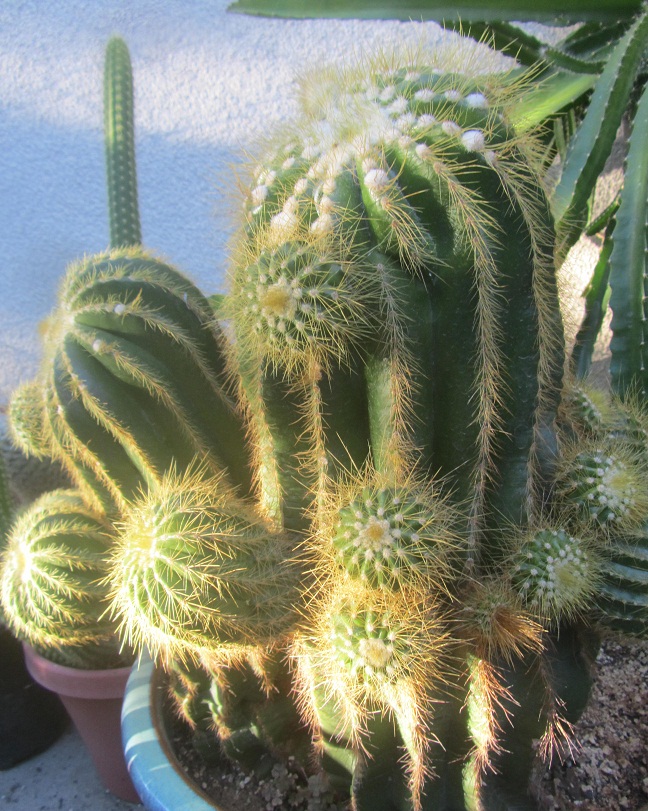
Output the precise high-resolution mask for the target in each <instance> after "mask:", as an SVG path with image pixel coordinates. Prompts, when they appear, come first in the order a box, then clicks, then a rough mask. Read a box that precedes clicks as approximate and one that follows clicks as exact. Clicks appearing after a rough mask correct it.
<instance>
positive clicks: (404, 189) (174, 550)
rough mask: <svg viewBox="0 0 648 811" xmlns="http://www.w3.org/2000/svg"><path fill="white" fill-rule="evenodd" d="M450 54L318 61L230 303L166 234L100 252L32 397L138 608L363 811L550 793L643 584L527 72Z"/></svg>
mask: <svg viewBox="0 0 648 811" xmlns="http://www.w3.org/2000/svg"><path fill="white" fill-rule="evenodd" d="M445 60H446V56H442V57H440V59H439V61H436V62H435V59H434V58H433V57H432V56H431V55H430V54H427V53H425V52H424V51H423V50H421V51H419V52H414V53H409V54H405V55H399V54H393V55H391V56H386V55H385V56H382V57H380V58H377V59H373V60H368V61H366V62H365V63H363V64H362V65H360V66H357V67H353V68H348V69H344V70H332V69H331V70H328V71H326V70H322V71H319V72H318V73H317V75H316V76H315V77H314V78H313V79H312V80H311V81H310V82H308V83H305V84H304V87H303V92H302V101H303V105H302V106H303V114H302V117H301V119H300V120H299V121H298V122H297V123H295V124H294V125H293V126H290V127H287V128H286V130H285V131H284V132H281V133H279V134H278V135H277V136H276V137H275V138H274V139H273V140H272V142H271V143H270V144H269V145H268V147H267V150H266V154H265V155H264V156H262V158H261V159H260V161H259V165H258V167H257V169H256V170H255V171H254V173H253V178H252V182H251V186H250V190H249V192H248V193H247V196H246V199H245V206H244V220H243V222H242V223H241V227H240V231H239V234H238V236H237V239H236V242H235V244H234V247H233V251H232V258H231V266H230V290H229V293H228V295H227V296H226V297H225V299H224V301H221V302H220V303H219V306H218V315H217V317H216V316H215V315H214V313H213V312H212V311H211V310H210V308H209V304H208V301H207V299H205V298H204V297H203V296H202V294H201V293H200V292H199V291H198V290H197V289H196V288H195V286H194V285H192V284H191V283H190V282H189V281H188V280H187V279H185V278H184V277H183V276H182V274H181V273H180V272H179V271H176V270H174V269H173V268H171V267H170V266H169V265H167V264H166V263H164V262H163V261H161V260H159V259H157V258H155V257H153V256H152V255H151V254H150V253H148V252H146V251H144V250H143V249H142V248H141V247H140V246H139V245H137V244H131V245H127V246H126V247H123V246H122V247H118V246H114V245H113V248H112V250H110V251H109V252H107V253H105V254H101V255H98V256H95V257H92V258H86V259H84V260H83V261H82V262H80V263H77V264H75V265H74V266H72V267H71V269H70V270H69V271H68V274H67V276H66V278H65V280H64V282H63V285H62V288H61V293H60V300H59V306H58V308H57V309H56V310H55V311H54V313H53V314H52V316H51V317H50V319H49V321H48V325H47V331H46V346H47V351H46V354H45V358H44V361H43V366H42V369H41V372H40V375H39V377H38V379H37V381H36V383H35V384H34V385H33V386H32V387H30V388H28V389H23V390H22V391H21V392H20V393H19V395H17V398H16V401H15V403H14V406H13V407H12V420H13V421H14V422H15V423H16V425H15V429H14V433H15V434H16V435H20V436H21V437H23V443H24V445H25V447H27V448H31V450H32V453H39V454H44V455H49V456H53V457H55V458H56V459H59V460H61V461H62V462H63V463H64V465H65V467H66V469H67V470H68V471H69V473H70V475H71V476H72V477H73V479H74V481H75V483H76V484H77V486H78V488H79V491H80V492H81V494H82V498H83V500H84V502H85V503H87V505H89V506H88V507H86V508H85V509H86V510H92V511H93V512H92V514H93V515H96V516H97V519H96V520H98V521H101V522H103V521H107V522H108V524H109V525H112V526H113V527H114V531H115V533H116V536H117V539H116V541H114V542H113V543H112V544H111V548H110V550H106V553H105V554H104V555H102V556H101V564H102V565H105V563H106V561H107V560H108V559H109V561H110V563H109V568H110V574H109V580H110V586H109V589H110V595H111V601H112V602H111V611H112V614H113V615H114V618H115V621H116V622H118V623H119V624H120V626H121V629H122V634H123V637H124V639H125V640H126V641H127V642H128V643H132V644H133V645H134V646H135V647H137V648H143V647H146V648H149V649H150V650H151V651H152V652H153V654H154V655H156V657H157V658H158V660H159V661H160V662H161V663H162V664H163V665H164V666H166V667H167V668H168V669H169V670H170V671H171V672H172V673H173V674H174V690H175V694H176V697H177V699H178V703H179V706H180V708H181V710H182V712H184V713H185V714H189V715H192V716H193V718H194V721H195V725H196V728H197V729H199V730H200V733H201V735H203V734H204V733H205V731H206V727H209V726H210V725H211V724H212V723H213V725H214V726H215V727H216V728H217V730H218V735H219V737H220V741H221V745H222V748H223V750H224V751H226V752H227V753H228V755H229V756H231V757H237V758H239V759H240V760H241V762H242V763H244V764H246V765H248V766H250V764H252V763H255V762H258V763H259V764H260V765H261V767H262V768H264V767H270V765H271V764H272V763H273V762H275V758H277V757H286V756H288V757H290V756H291V755H292V757H293V758H294V762H295V763H296V764H297V768H299V769H301V770H303V771H304V772H308V771H310V770H312V769H319V770H321V771H322V772H323V773H325V774H326V775H327V776H328V779H329V781H330V785H331V787H333V788H334V789H335V790H336V791H339V792H340V793H341V794H342V795H343V796H346V798H347V799H348V798H350V800H351V803H352V807H353V808H354V809H355V810H356V811H365V810H366V809H371V811H396V809H398V811H423V810H425V811H431V809H440V810H444V809H445V811H450V809H453V811H467V809H469V808H474V807H477V806H479V805H481V807H483V808H498V809H502V808H504V809H511V811H512V809H513V808H531V807H533V804H532V801H531V799H530V798H529V796H528V790H527V789H528V780H529V775H530V770H531V766H532V762H533V757H534V741H535V740H536V739H538V738H540V739H541V742H542V749H543V750H544V751H546V752H551V751H552V748H554V746H555V744H556V741H557V739H558V738H559V737H560V735H561V734H562V732H563V731H564V730H565V729H566V728H567V727H568V726H569V724H571V723H573V721H574V720H575V719H576V718H577V717H578V715H579V713H580V712H581V711H582V709H583V707H584V705H585V702H586V699H587V695H588V691H589V688H590V683H591V676H590V665H591V659H592V650H593V649H594V648H595V643H593V642H592V638H591V636H592V633H591V632H592V617H593V616H594V611H595V610H596V612H597V613H598V615H599V616H600V617H601V622H602V624H605V623H606V621H609V622H613V616H614V615H615V613H620V614H624V613H628V614H632V615H633V619H635V618H636V617H635V615H634V614H633V612H634V606H635V605H640V604H641V599H640V598H639V599H637V600H635V601H634V602H633V600H629V599H626V598H625V596H624V591H632V589H633V588H634V585H633V586H632V588H630V586H629V585H628V583H629V582H630V580H632V583H633V584H639V583H640V582H641V580H642V573H643V569H642V560H643V559H642V550H643V536H642V535H641V533H642V531H643V530H642V527H644V526H645V522H646V520H647V519H648V515H647V514H646V513H647V510H648V504H646V501H645V498H646V497H645V495H644V493H645V492H646V487H645V481H644V480H645V475H646V473H645V471H646V462H645V458H644V453H645V449H644V448H643V445H642V429H641V425H642V416H641V413H640V410H639V411H636V412H634V413H632V412H629V411H625V412H624V408H625V404H624V405H623V407H617V405H616V404H615V403H608V402H606V401H605V400H603V399H601V400H599V401H597V400H596V398H594V397H590V398H588V397H586V396H585V395H579V394H578V393H576V392H574V391H572V389H571V387H568V386H566V385H565V383H564V381H563V369H564V367H565V352H564V339H563V333H562V325H561V319H560V311H559V306H558V297H557V290H556V283H555V270H554V265H553V251H554V247H555V232H554V228H553V222H552V217H551V213H550V208H549V204H548V201H547V198H546V195H545V192H544V189H543V186H542V183H541V181H540V179H539V174H538V171H539V166H538V159H539V157H540V155H541V152H542V149H541V145H540V142H539V141H538V139H537V137H536V136H535V135H534V133H532V132H529V131H527V132H524V133H521V131H520V130H518V129H516V128H515V127H514V126H513V125H512V123H511V120H512V117H513V116H514V115H515V113H516V110H517V109H518V107H519V106H520V104H521V99H522V97H523V95H524V93H525V92H526V89H527V87H528V84H527V82H528V79H526V78H522V79H520V78H513V77H512V76H510V75H503V76H491V75H479V74H477V73H475V74H474V75H473V74H472V73H470V72H469V71H464V72H462V71H461V70H459V69H457V70H455V69H453V67H452V66H451V65H449V64H448V63H447V62H446V61H445ZM220 320H223V321H225V322H226V325H227V329H225V328H224V327H223V326H222V325H221V324H220ZM597 402H598V403H599V404H598V406H597ZM621 536H623V538H625V539H627V538H629V537H630V538H632V537H634V538H639V540H638V541H637V542H636V543H635V544H634V546H632V550H633V551H632V556H631V557H632V566H631V567H630V568H632V567H634V569H635V570H636V572H640V573H639V574H637V576H634V574H635V573H634V572H633V577H632V578H631V577H630V574H629V573H628V572H627V571H625V572H624V573H623V578H624V579H623V580H621V581H619V580H618V579H617V581H614V582H613V581H612V580H611V578H612V577H614V576H617V578H618V577H620V576H621V574H620V569H619V565H621V564H623V565H626V569H627V568H628V567H627V559H628V554H629V553H628V552H627V544H626V545H625V546H622V545H621V541H620V540H619V538H620V537H621ZM623 543H625V541H624V542H623ZM615 544H616V545H615ZM615 555H616V556H617V557H616V558H615ZM619 556H625V557H624V560H623V561H621V560H620V559H619ZM617 564H618V565H617ZM104 582H105V581H104ZM633 593H634V592H633ZM606 599H607V605H610V604H611V603H613V604H614V605H613V608H612V609H611V610H610V611H609V612H608V614H606V613H605V612H606V610H607V609H606V602H605V601H606ZM619 604H622V605H621V608H620V609H619V610H617V609H618V608H619ZM643 619H644V617H643V615H641V616H640V617H639V620H640V621H639V622H638V623H637V625H638V626H639V627H642V622H643ZM194 713H195V715H194Z"/></svg>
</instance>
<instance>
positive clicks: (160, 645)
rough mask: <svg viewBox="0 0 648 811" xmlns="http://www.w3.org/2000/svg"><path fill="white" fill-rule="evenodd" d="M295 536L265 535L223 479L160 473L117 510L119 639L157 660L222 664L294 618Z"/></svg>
mask: <svg viewBox="0 0 648 811" xmlns="http://www.w3.org/2000/svg"><path fill="white" fill-rule="evenodd" d="M296 559H297V552H296V540H295V539H294V538H292V537H291V536H288V535H277V534H273V533H272V532H271V531H269V529H268V528H267V527H266V526H265V525H264V524H263V523H262V522H261V521H260V520H258V519H257V518H255V517H254V516H253V515H252V514H251V512H250V511H249V509H248V508H246V507H245V506H244V505H243V504H241V503H240V502H237V500H236V498H234V497H233V496H232V495H231V493H230V494H228V490H227V487H225V486H224V484H223V481H222V479H221V480H214V479H206V480H205V479H204V477H203V476H201V475H200V472H199V471H196V470H191V469H190V470H188V471H187V472H186V473H185V474H184V475H182V476H177V475H175V474H173V473H170V474H168V475H167V477H166V478H165V480H164V481H163V483H162V484H161V485H160V487H158V488H157V489H156V490H155V491H154V492H152V493H150V494H149V495H148V496H147V497H146V498H144V499H142V500H141V501H139V502H137V503H135V504H133V505H132V507H131V508H130V510H129V511H128V512H127V513H126V514H125V517H124V520H123V524H122V526H121V532H120V538H119V542H118V544H117V547H116V549H115V552H114V555H113V567H112V569H113V608H114V611H115V613H116V614H118V616H119V617H120V618H121V621H122V624H123V633H124V636H125V637H126V638H127V639H128V640H129V641H131V642H135V643H139V644H144V645H146V646H147V647H148V648H149V649H150V650H152V651H154V652H155V653H156V654H161V655H162V656H164V657H174V656H178V657H180V658H181V659H187V658H188V657H192V656H193V657H198V656H199V655H200V652H201V651H210V652H211V654H212V656H213V657H217V656H219V655H221V656H222V657H224V658H225V659H227V658H228V657H229V656H233V655H235V654H236V652H237V650H238V649H246V648H249V647H254V646H258V645H271V644H273V643H275V642H278V641H279V640H280V639H281V638H282V636H284V635H285V634H286V633H287V632H288V631H289V630H290V629H291V627H292V626H293V625H294V624H295V622H296V614H297V611H298V610H299V607H300V574H301V568H300V566H299V565H298V563H297V560H296Z"/></svg>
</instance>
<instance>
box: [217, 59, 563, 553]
mask: <svg viewBox="0 0 648 811" xmlns="http://www.w3.org/2000/svg"><path fill="white" fill-rule="evenodd" d="M328 78H329V79H331V77H328ZM323 85H324V87H325V88H326V82H323ZM329 85H330V88H331V89H330V90H329V92H328V93H327V92H326V90H324V91H322V89H321V88H320V87H319V86H318V83H316V82H314V83H313V84H312V86H311V87H309V88H307V90H306V91H305V97H306V106H307V107H308V109H309V110H310V112H311V115H310V116H309V117H307V118H305V119H304V120H303V121H302V122H301V123H300V126H299V128H297V129H296V131H291V132H290V133H289V135H288V137H287V138H286V139H285V140H284V141H283V142H281V143H280V145H279V146H278V147H276V148H275V150H274V152H273V153H271V154H270V155H269V157H268V158H267V159H266V160H265V161H264V162H263V164H262V168H261V169H260V170H258V171H257V174H256V176H255V180H254V183H255V185H254V187H253V188H252V190H251V192H250V194H249V197H248V201H247V211H248V216H247V223H246V232H247V234H248V237H247V240H246V251H242V252H241V255H242V259H239V260H238V262H237V265H236V268H235V272H234V274H233V282H234V284H233V299H234V300H235V301H236V300H237V299H240V306H239V309H238V310H235V309H234V305H233V308H232V311H233V312H234V313H235V321H236V322H237V323H239V324H240V328H239V333H240V334H241V335H243V336H245V335H246V334H248V333H246V329H247V328H248V327H249V325H250V324H251V318H252V314H254V318H256V319H257V321H258V323H257V324H256V325H255V326H254V329H253V330H252V334H254V332H256V334H257V335H261V334H266V332H268V330H271V331H272V332H273V333H275V334H271V333H268V334H269V337H268V340H269V341H270V342H271V343H272V346H273V352H272V358H273V359H274V358H276V357H278V356H279V354H280V352H279V349H276V348H275V347H279V346H283V345H285V344H289V343H292V342H295V336H303V338H300V339H299V340H302V342H303V341H304V340H305V341H307V342H310V343H311V344H312V345H314V346H319V348H320V350H321V351H322V350H326V351H331V349H332V348H333V349H334V350H335V351H336V352H338V353H339V352H340V347H342V348H343V351H344V353H345V354H348V353H349V351H350V350H349V349H348V348H345V347H348V346H349V344H351V345H353V344H355V345H356V346H357V345H358V343H360V344H362V345H363V348H364V349H365V353H364V362H365V367H366V378H367V381H368V393H367V396H368V401H369V417H370V421H371V425H370V432H371V440H372V448H373V457H374V464H375V465H377V466H378V467H379V468H382V467H385V466H387V467H389V466H391V467H392V468H394V469H395V468H396V467H398V466H399V464H402V459H403V454H405V457H409V458H411V459H416V458H417V457H418V458H420V464H421V465H422V466H423V467H424V469H426V470H428V471H433V472H435V473H437V474H441V475H442V476H445V477H447V478H448V479H449V480H450V481H451V482H452V486H453V487H454V491H455V494H456V498H457V500H458V501H465V500H469V501H471V502H472V507H471V510H470V513H471V515H472V518H473V524H474V538H475V539H476V538H477V537H478V536H479V534H480V532H481V531H482V530H483V529H485V528H486V527H488V525H489V524H492V523H493V521H494V518H493V516H495V515H497V516H498V518H497V521H500V520H502V519H504V520H510V521H524V520H526V519H525V516H527V515H528V513H529V511H531V512H533V493H534V489H536V490H537V488H538V486H539V483H540V481H541V471H540V470H539V459H540V458H541V457H542V448H541V447H540V445H541V438H542V435H543V433H544V434H545V435H546V433H547V431H546V430H545V429H548V431H549V433H550V432H551V425H552V422H553V419H554V416H555V410H556V408H557V402H558V393H559V387H560V378H561V369H562V332H561V326H560V318H559V314H558V308H557V303H556V291H555V283H554V277H553V271H552V267H551V254H552V229H551V219H550V215H549V212H548V206H547V203H546V201H545V199H544V196H543V193H542V190H541V188H540V186H539V183H538V181H537V180H536V179H535V177H534V174H533V170H532V168H530V167H531V166H532V162H533V161H532V159H533V142H532V141H530V140H523V139H521V138H519V137H518V136H517V135H516V133H515V132H513V131H512V130H511V129H510V128H509V127H508V126H507V124H506V111H507V109H508V107H510V106H511V105H513V104H514V103H515V99H516V94H518V93H521V92H522V91H523V88H522V87H520V86H515V84H514V83H511V82H500V81H498V80H496V79H491V78H489V79H484V80H478V79H476V78H468V77H465V76H461V75H458V74H452V73H440V72H436V71H434V70H432V69H431V68H429V67H427V66H425V65H421V64H417V63H416V62H412V64H411V65H408V66H407V67H404V66H402V65H401V64H397V63H394V64H393V65H389V64H385V65H381V66H380V67H376V68H369V70H367V71H364V72H360V71H357V72H355V73H354V72H353V71H349V72H348V73H346V74H343V75H342V76H338V77H335V78H334V79H332V80H331V81H330V82H329ZM304 235H307V236H304ZM295 239H299V240H301V241H304V240H305V241H306V242H307V244H308V240H310V241H314V240H319V241H322V242H323V243H324V244H326V245H327V246H328V245H330V244H333V245H334V246H335V247H336V249H337V250H338V251H343V252H344V257H345V258H346V264H345V265H344V266H342V267H341V269H340V271H339V272H338V275H337V277H336V278H335V280H333V279H330V278H329V280H328V281H327V282H326V284H327V285H328V287H326V289H324V288H322V290H321V291H318V290H319V289H318V287H317V285H316V284H314V282H313V281H312V279H311V278H309V276H308V275H304V274H301V275H300V273H299V272H294V271H293V270H292V266H291V265H290V263H287V264H286V263H284V265H283V266H282V270H281V272H279V273H278V275H276V278H275V277H274V276H273V275H272V274H271V273H265V272H262V273H261V274H260V276H259V277H258V278H257V277H256V276H254V275H253V274H254V273H256V271H255V270H254V269H255V268H257V267H258V266H259V263H260V262H261V263H262V262H263V261H264V260H263V257H264V255H266V254H268V252H270V251H271V252H272V253H273V255H277V256H280V255H281V253H282V252H285V250H286V249H287V246H289V245H290V244H291V242H292V241H294V240H295ZM323 267H324V266H323V265H322V263H321V262H320V263H318V264H316V268H315V269H313V268H312V267H311V264H310V263H309V266H308V272H309V274H310V276H311V277H313V278H314V275H315V273H316V272H322V270H323ZM360 292H361V296H360V295H359V293H360ZM350 298H351V300H352V301H357V302H358V303H357V305H356V306H355V307H354V308H353V311H350V312H349V314H348V315H344V322H343V324H340V325H339V326H337V328H336V326H335V324H333V326H331V327H329V328H328V331H327V332H326V334H323V333H322V329H321V328H320V334H319V335H312V336H311V335H310V332H309V326H308V325H309V324H310V323H311V322H312V320H313V318H315V319H317V320H318V324H322V325H326V324H327V323H328V316H327V313H330V312H334V311H339V312H340V313H341V314H343V313H344V307H345V302H347V301H348V300H349V299H350ZM362 303H366V307H365V308H361V307H360V305H361V304H362ZM346 306H347V309H348V305H346ZM241 311H242V312H244V313H245V318H243V317H242V316H240V315H239V313H241ZM376 316H378V317H377V318H376ZM245 319H247V320H245ZM343 356H344V355H343ZM334 376H335V375H334V374H331V378H334ZM408 452H409V454H408ZM399 459H400V460H401V462H400V463H399ZM484 516H487V517H486V520H485V521H484V520H483V517H484ZM488 516H490V517H488ZM480 522H481V526H479V523H480ZM491 541H492V539H491ZM488 554H492V553H488ZM488 554H487V556H488Z"/></svg>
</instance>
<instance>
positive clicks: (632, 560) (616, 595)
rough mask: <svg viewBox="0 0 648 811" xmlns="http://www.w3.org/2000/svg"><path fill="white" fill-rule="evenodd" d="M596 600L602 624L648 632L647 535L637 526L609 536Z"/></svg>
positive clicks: (642, 633)
mask: <svg viewBox="0 0 648 811" xmlns="http://www.w3.org/2000/svg"><path fill="white" fill-rule="evenodd" d="M605 552H606V554H605V557H604V563H603V565H602V577H601V582H600V584H599V587H598V595H597V597H598V599H597V604H598V607H599V609H600V611H601V619H600V622H601V624H602V625H603V626H604V627H607V628H611V629H613V630H616V631H619V632H621V633H622V634H628V635H630V636H637V637H640V638H643V639H645V638H646V636H648V535H647V533H646V527H645V525H644V526H642V527H641V528H640V529H639V530H637V531H635V532H632V533H627V534H624V535H621V536H618V537H613V538H612V539H611V541H610V544H609V546H608V548H607V549H606V550H605Z"/></svg>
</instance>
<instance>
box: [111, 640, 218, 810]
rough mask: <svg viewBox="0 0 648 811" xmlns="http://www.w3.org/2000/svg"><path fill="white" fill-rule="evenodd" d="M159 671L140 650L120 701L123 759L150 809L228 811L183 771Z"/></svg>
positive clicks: (143, 800)
mask: <svg viewBox="0 0 648 811" xmlns="http://www.w3.org/2000/svg"><path fill="white" fill-rule="evenodd" d="M163 698H164V690H163V685H162V671H161V670H160V669H158V668H156V667H155V663H154V662H153V661H152V660H151V658H150V657H149V656H148V655H146V654H142V655H141V657H140V659H139V660H138V661H137V662H136V663H135V665H133V668H132V671H131V674H130V677H129V679H128V684H127V685H126V694H125V696H124V704H123V707H122V741H123V745H124V755H125V758H126V765H127V767H128V771H129V773H130V776H131V779H132V781H133V783H134V785H135V788H136V789H137V791H138V793H139V795H140V797H141V798H142V802H143V803H144V806H145V807H146V808H147V809H149V811H177V809H180V808H181V809H182V811H227V809H224V808H222V807H221V806H218V805H216V804H215V803H214V802H213V801H212V800H211V799H210V798H209V797H207V795H206V794H205V793H204V792H203V791H202V790H201V789H200V787H199V786H197V785H196V784H195V783H193V782H191V781H190V780H189V779H188V778H187V776H186V775H185V773H184V772H183V770H182V768H181V766H180V764H179V763H178V760H177V758H176V756H175V754H174V752H173V749H172V747H171V742H170V740H169V736H168V733H167V731H166V729H165V728H164V724H163V723H162V721H161V720H160V719H161V717H162V716H161V709H162V701H163Z"/></svg>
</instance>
